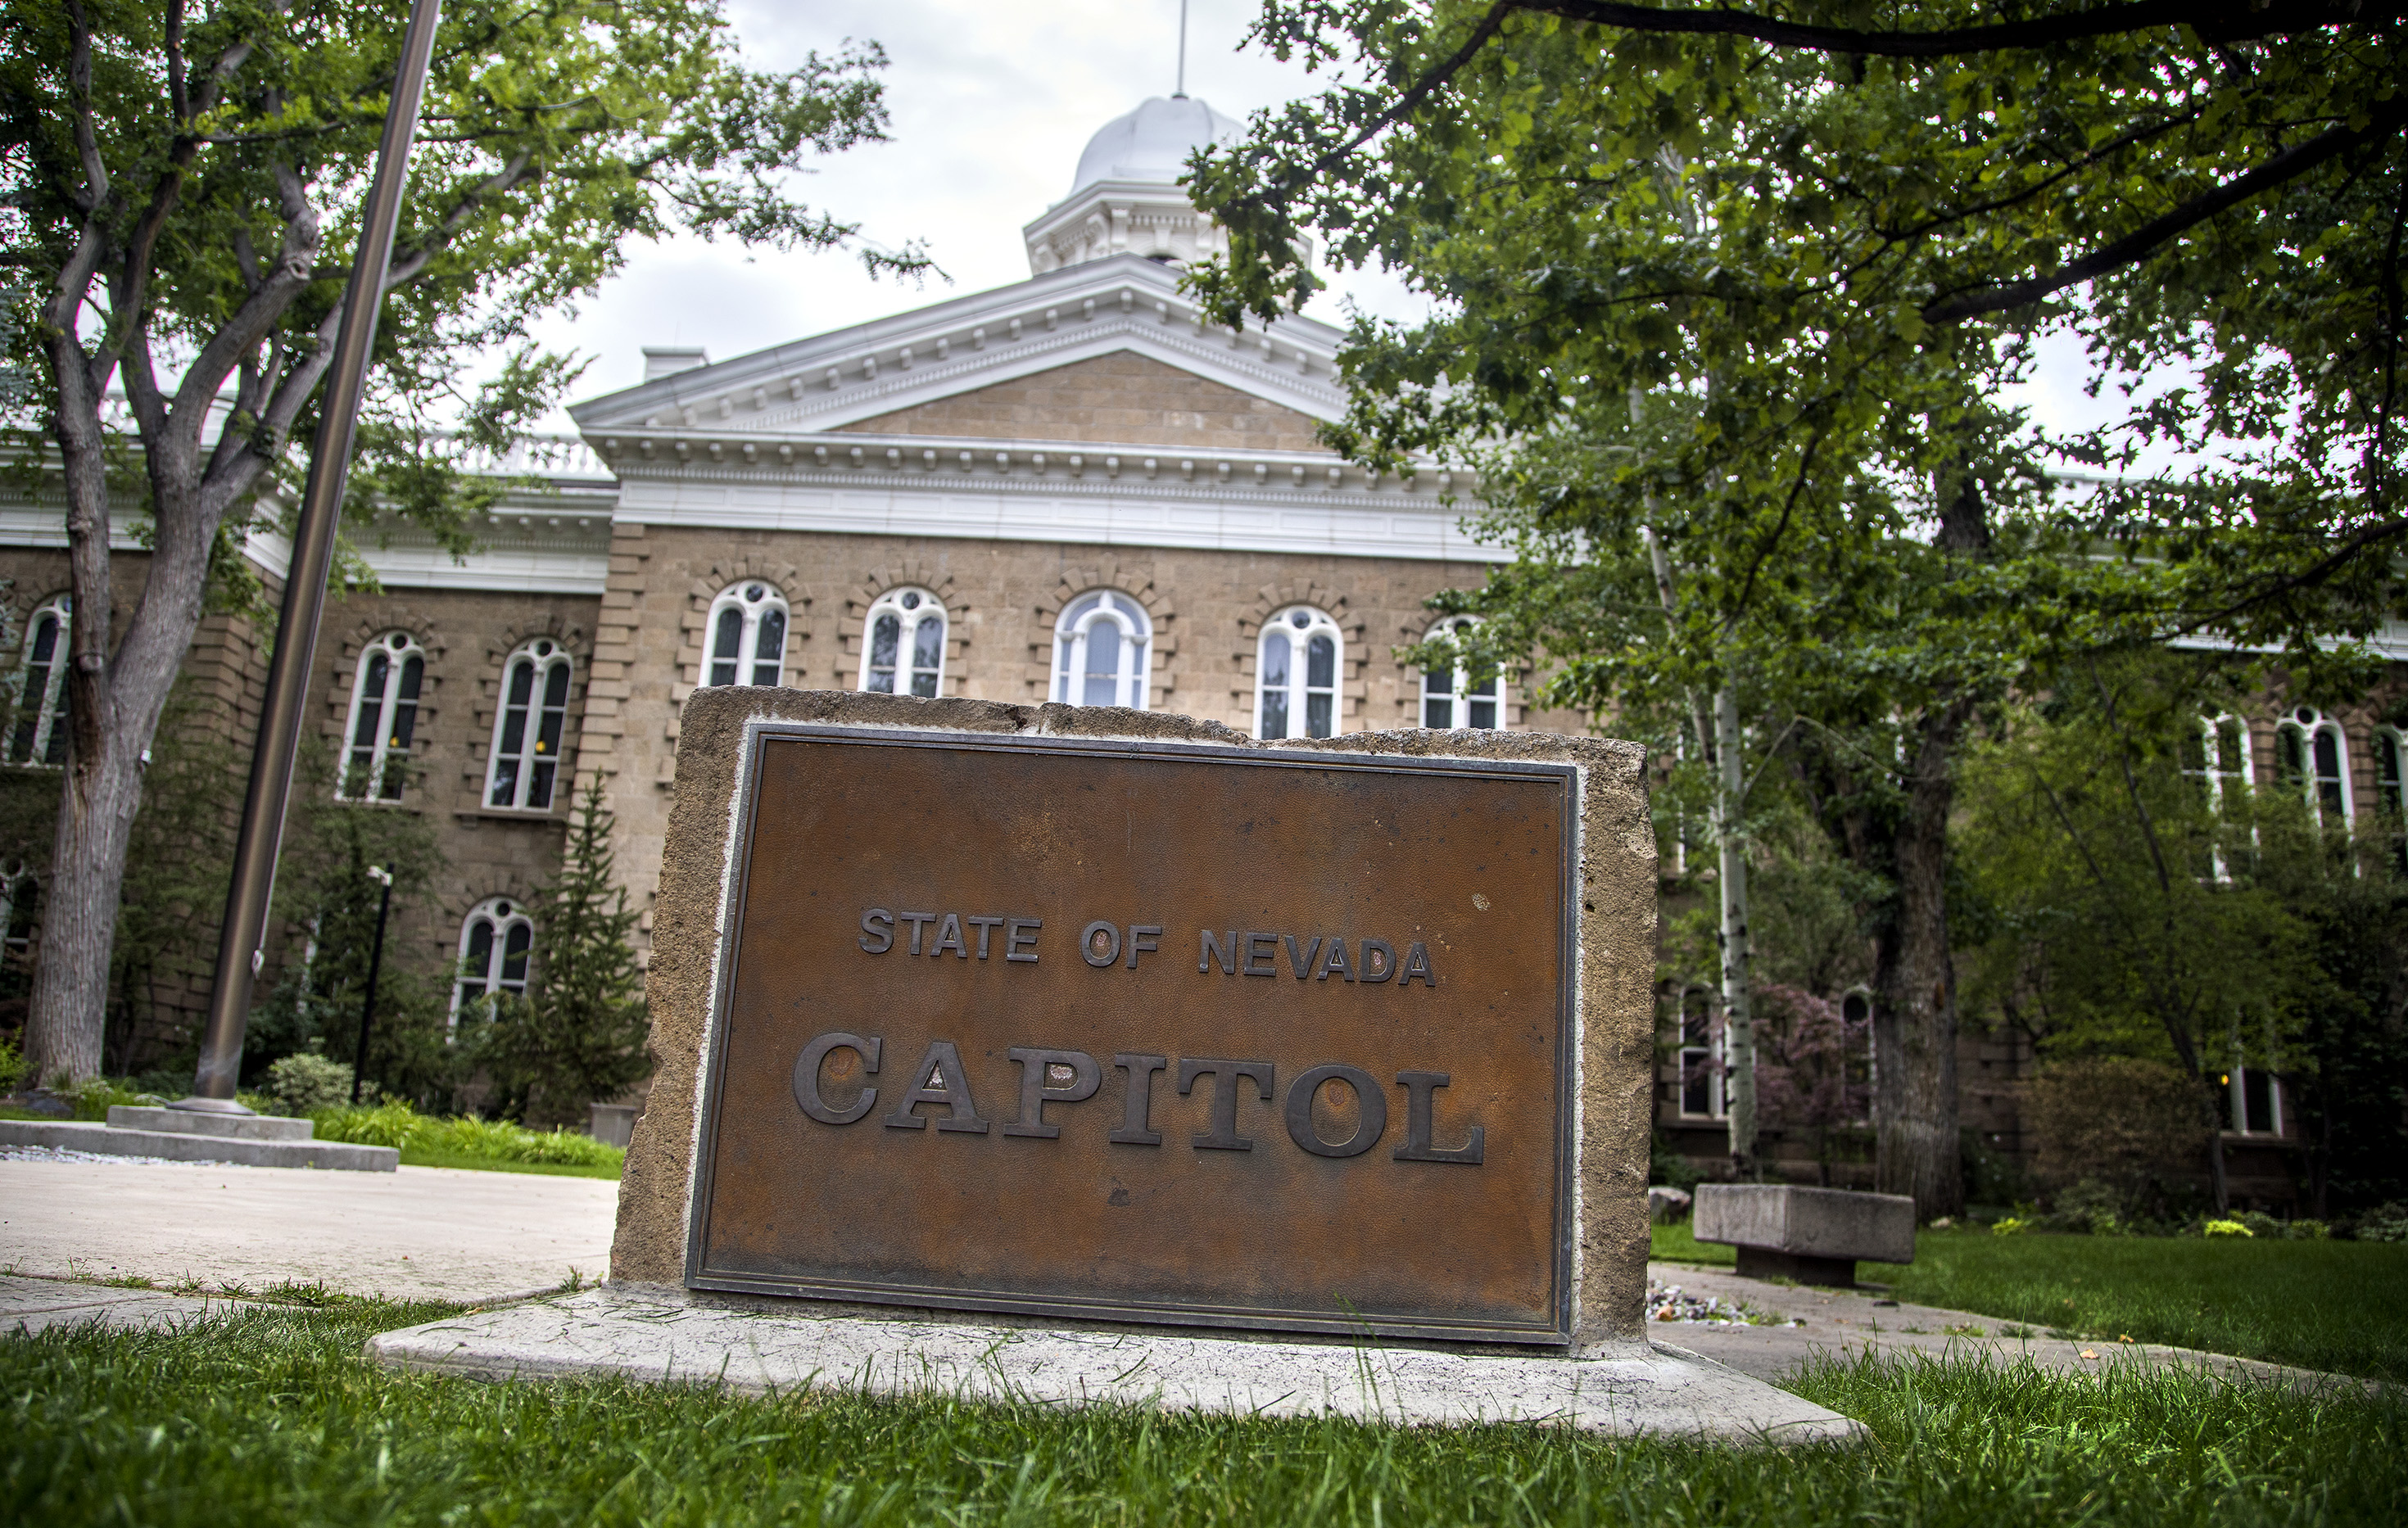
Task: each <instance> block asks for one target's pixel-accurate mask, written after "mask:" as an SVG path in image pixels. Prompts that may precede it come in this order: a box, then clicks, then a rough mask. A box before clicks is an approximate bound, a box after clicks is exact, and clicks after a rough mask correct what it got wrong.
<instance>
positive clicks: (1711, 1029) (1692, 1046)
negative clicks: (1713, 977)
mask: <svg viewBox="0 0 2408 1528" xmlns="http://www.w3.org/2000/svg"><path fill="white" fill-rule="evenodd" d="M1692 997H1695V998H1696V999H1697V1000H1698V1002H1699V1005H1700V1007H1701V1009H1702V1011H1701V1012H1700V1014H1699V1027H1700V1028H1701V1029H1702V1030H1703V1031H1704V1034H1703V1036H1702V1039H1699V1038H1694V1037H1693V1036H1692V1035H1691V1034H1690V1031H1689V1000H1690V998H1692ZM1673 1001H1674V1005H1675V1007H1674V1008H1673V1021H1674V1022H1675V1023H1677V1024H1678V1025H1679V1026H1680V1029H1679V1039H1680V1045H1679V1046H1678V1047H1677V1048H1676V1049H1675V1050H1674V1051H1673V1054H1674V1056H1675V1057H1676V1058H1677V1063H1676V1064H1677V1066H1678V1068H1679V1069H1678V1072H1677V1075H1675V1077H1674V1078H1673V1079H1672V1088H1673V1094H1672V1107H1673V1112H1674V1113H1676V1114H1678V1115H1679V1116H1680V1117H1681V1118H1682V1119H1684V1120H1720V1119H1723V1118H1725V1117H1726V1116H1727V1113H1728V1112H1729V1107H1730V1099H1729V1096H1728V1093H1727V1087H1728V1080H1729V1079H1728V1078H1726V1077H1725V1076H1724V1073H1723V1068H1722V1065H1721V1063H1722V1060H1723V1026H1722V1025H1721V1024H1719V1023H1717V1022H1715V1019H1714V992H1713V988H1711V987H1703V986H1699V985H1696V984H1694V983H1692V984H1691V985H1689V986H1685V987H1683V988H1682V989H1681V990H1680V992H1679V993H1678V994H1677V995H1676V996H1675V998H1674V1000H1673ZM1692 1067H1705V1068H1707V1070H1706V1073H1705V1088H1706V1110H1705V1112H1704V1113H1702V1114H1700V1113H1699V1112H1697V1111H1696V1110H1695V1109H1692V1108H1690V1107H1689V1074H1690V1069H1691V1068H1692Z"/></svg>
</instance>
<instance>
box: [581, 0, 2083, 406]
mask: <svg viewBox="0 0 2408 1528" xmlns="http://www.w3.org/2000/svg"><path fill="white" fill-rule="evenodd" d="M1257 5H1258V0H1190V6H1189V19H1188V23H1187V28H1188V36H1187V93H1189V94H1190V95H1193V96H1197V97H1200V98H1202V99H1203V100H1205V101H1207V102H1209V103H1211V106H1212V107H1214V108H1215V109H1216V110H1218V111H1220V112H1221V113H1222V114H1223V115H1224V116H1226V117H1230V118H1233V119H1236V120H1238V121H1243V120H1244V119H1245V117H1246V115H1247V114H1248V113H1249V112H1251V111H1253V110H1254V109H1255V108H1257V107H1266V106H1271V105H1275V104H1277V103H1279V102H1282V101H1285V100H1288V99H1291V98H1293V97H1295V96H1298V95H1304V94H1309V93H1313V92H1314V91H1315V90H1316V89H1317V88H1318V81H1317V79H1316V78H1315V77H1313V76H1309V75H1307V74H1306V73H1305V72H1304V69H1303V67H1302V65H1300V64H1281V63H1279V62H1278V61H1277V60H1275V59H1273V58H1271V57H1270V56H1269V54H1268V53H1263V52H1260V51H1257V50H1246V51H1243V52H1240V51H1238V44H1239V41H1240V38H1242V37H1243V36H1244V35H1245V31H1246V28H1247V26H1248V25H1249V24H1250V23H1251V21H1253V18H1254V14H1255V10H1256V7H1257ZM729 13H730V17H731V19H732V21H733V22H734V26H735V30H736V34H737V36H738V38H739V39H740V41H741V44H742V46H743V48H744V50H745V52H746V54H747V57H748V62H749V63H750V64H752V65H753V67H756V68H764V69H767V68H791V67H793V66H794V65H795V64H797V63H799V62H800V61H801V59H802V58H803V57H804V55H805V54H807V53H809V52H810V51H811V50H814V49H817V50H821V51H823V52H827V51H831V50H834V49H836V48H837V47H839V45H840V44H841V43H842V42H843V41H844V39H846V38H848V37H853V38H874V39H876V40H877V41H878V42H879V43H881V44H882V45H883V46H884V48H885V49H886V51H887V55H888V57H889V58H890V60H891V61H892V62H891V65H890V67H889V68H888V69H887V71H886V77H885V79H886V99H887V105H888V108H889V111H890V113H891V115H892V118H893V121H892V125H891V127H890V129H889V131H890V134H891V136H892V139H893V141H891V142H888V143H883V144H876V145H872V146H870V147H867V148H863V149H856V150H852V151H851V152H848V153H844V154H840V155H838V156H836V157H834V158H832V159H830V160H827V161H825V162H824V163H823V164H821V165H820V167H819V168H818V169H817V170H816V171H815V172H814V173H813V174H812V175H811V176H810V178H809V179H808V180H807V181H806V182H805V186H804V192H803V193H804V194H805V195H806V196H808V197H810V199H811V200H813V201H814V202H816V203H817V204H818V205H819V206H821V207H824V208H825V209H826V210H827V211H829V212H832V213H834V214H835V215H836V216H838V217H839V218H842V219H844V220H846V221H853V222H857V223H859V224H860V225H861V228H862V232H863V236H865V237H866V238H868V239H872V240H875V241H877V242H880V243H882V244H885V245H889V246H899V245H902V244H904V243H906V242H909V241H910V240H912V239H918V240H921V241H923V242H924V243H925V245H926V247H927V249H928V251H929V253H930V254H931V255H932V256H933V257H934V258H935V260H936V262H937V264H938V265H939V267H941V268H942V269H943V271H944V272H945V275H946V277H948V278H950V280H945V279H939V278H933V277H932V278H929V279H928V280H927V281H925V283H924V284H920V285H914V284H912V283H910V282H898V281H896V280H895V279H893V278H885V279H878V280H873V279H871V278H869V277H868V276H867V274H866V273H865V272H864V271H863V270H862V268H861V265H860V264H859V262H858V261H857V260H856V259H855V258H854V257H853V255H851V254H848V253H841V252H830V253H824V254H788V255H781V254H778V253H775V252H773V251H764V252H760V253H753V252H748V251H747V250H745V249H743V248H742V247H741V246H739V245H737V244H735V243H733V242H730V241H722V242H719V243H716V244H710V243H705V242H703V241H702V240H700V239H691V238H689V239H681V240H678V241H675V242H672V243H668V244H663V245H638V246H636V247H635V248H634V250H632V258H631V259H630V261H629V263H628V267H627V269H626V271H625V273H624V274H623V275H621V276H619V277H617V278H613V279H612V280H610V281H609V282H607V283H606V284H605V285H604V286H603V288H602V290H601V291H600V293H598V294H597V295H595V297H593V298H591V299H589V300H588V301H586V302H585V303H584V304H582V305H581V307H580V308H579V310H578V312H577V313H576V314H575V315H574V316H566V315H564V316H561V317H558V318H555V319H553V320H552V321H550V322H548V323H546V324H545V325H543V326H542V328H541V329H540V330H539V331H538V338H539V339H540V340H541V341H542V342H543V343H544V344H545V345H547V346H548V347H550V348H552V349H555V350H578V351H581V352H582V353H584V354H586V355H589V356H591V357H593V364H592V365H591V366H590V367H589V368H588V369H587V371H586V373H585V375H584V378H582V380H581V382H580V384H579V386H578V388H577V390H576V393H577V395H578V396H580V397H591V396H595V395H596V394H599V393H611V392H616V391H618V390H619V389H621V388H624V387H630V386H633V385H634V384H635V383H637V382H638V381H640V380H642V378H643V353H642V352H643V347H645V346H646V345H699V346H702V347H703V348H704V349H706V350H709V351H710V356H711V359H713V360H714V361H724V360H727V359H729V358H730V357H733V356H738V355H742V354H746V353H748V352H750V351H753V350H760V349H763V348H765V347H767V346H770V345H777V344H781V343H784V342H786V341H789V340H793V339H799V338H802V337H805V336H810V335H816V334H820V333H824V332H825V331H827V330H830V329H837V328H841V327H843V326H845V325H847V324H851V323H858V322H862V321H866V320H869V319H876V318H882V317H884V316H886V315H888V314H891V313H896V312H902V311H906V310H909V309H910V308H913V307H921V306H923V305H925V304H927V303H932V302H938V301H941V300H943V299H945V298H947V297H953V296H961V295H966V294H968V293H975V292H983V291H986V290H989V289H991V288H994V287H998V286H1003V285H1007V284H1009V283H1011V282H1013V281H1019V280H1023V279H1025V278H1027V276H1028V274H1029V271H1028V256H1027V248H1026V246H1025V243H1024V242H1023V241H1022V237H1021V232H1020V230H1021V228H1022V226H1023V225H1024V224H1025V223H1027V222H1029V221H1032V220H1034V219H1035V218H1037V217H1038V216H1039V214H1040V213H1042V212H1043V211H1045V209H1046V208H1047V207H1051V206H1052V205H1053V204H1054V203H1055V202H1058V201H1060V200H1061V199H1062V198H1063V197H1065V196H1067V195H1068V194H1069V192H1070V179H1071V175H1072V173H1073V172H1074V170H1075V169H1076V167H1077V165H1078V161H1079V154H1080V151H1081V150H1083V149H1084V148H1085V147H1086V144H1087V140H1088V138H1089V137H1091V136H1093V135H1094V134H1095V132H1096V130H1097V128H1099V127H1101V126H1102V125H1103V124H1104V123H1105V122H1107V121H1111V120H1112V119H1113V118H1115V117H1118V116H1121V115H1122V114H1124V113H1125V112H1127V111H1129V110H1131V109H1133V108H1134V107H1136V106H1137V105H1138V104H1139V103H1140V101H1142V100H1144V99H1145V98H1146V97H1148V96H1153V95H1168V94H1169V93H1170V92H1171V90H1172V88H1173V85H1174V82H1175V75H1176V71H1177V68H1178V51H1179V14H1180V0H1048V3H1046V4H1042V5H1039V4H1034V3H1032V0H1001V3H997V0H880V3H875V4H873V3H870V0H818V3H815V4H811V5H808V6H804V5H794V4H782V5H781V4H776V3H771V0H730V5H729ZM1323 275H1324V276H1325V278H1328V279H1329V280H1330V281H1331V283H1332V290H1331V291H1330V292H1326V293H1322V294H1321V295H1320V296H1319V297H1317V298H1316V299H1315V300H1314V302H1313V304H1312V307H1309V308H1307V310H1306V311H1307V312H1309V313H1311V314H1312V315H1313V316H1314V317H1316V318H1321V319H1324V320H1327V321H1332V322H1340V321H1343V319H1344V316H1345V310H1344V307H1343V306H1342V305H1343V303H1344V301H1346V300H1348V299H1352V300H1353V301H1354V302H1355V303H1356V304H1358V305H1359V306H1361V307H1363V308H1365V309H1367V310H1369V311H1370V312H1373V313H1377V314H1381V315H1383V316H1387V317H1393V318H1399V319H1405V318H1411V317H1412V316H1413V315H1415V314H1416V313H1417V312H1419V311H1420V310H1421V305H1420V303H1419V302H1418V300H1417V299H1416V298H1415V297H1414V296H1413V294H1412V293H1410V292H1408V291H1407V290H1406V289H1405V288H1404V286H1403V284H1402V283H1401V282H1399V281H1398V280H1396V279H1395V278H1392V277H1389V276H1387V275H1385V274H1384V273H1379V272H1373V273H1368V274H1366V273H1350V272H1329V271H1325V272H1323ZM2045 353H2046V354H2047V355H2048V357H2049V359H2048V360H2047V361H2046V362H2045V363H2044V364H2043V369H2042V375H2041V377H2040V378H2038V379H2037V380H2036V382H2035V384H2034V385H2032V386H2029V387H2026V388H2019V389H2017V390H2016V392H2015V396H2014V400H2013V401H2014V402H2016V403H2019V404H2022V405H2024V406H2025V407H2029V408H2031V409H2032V411H2033V415H2034V418H2035V420H2036V421H2038V422H2040V423H2042V424H2043V425H2046V426H2051V427H2054V428H2059V429H2065V428H2073V427H2077V426H2080V425H2084V424H2088V423H2092V422H2096V421H2098V420H2099V419H2100V417H2102V416H2103V415H2104V414H2106V413H2107V412H2108V411H2109V410H2108V408H2107V407H2106V406H2103V405H2101V404H2098V403H2093V402H2091V401H2090V400H2088V399H2087V398H2085V397H2084V396H2083V395H2082V393H2081V392H2080V390H2079V388H2078V386H2076V385H2074V384H2075V383H2076V382H2077V381H2078V379H2079V377H2080V375H2081V369H2082V368H2081V364H2080V357H2079V353H2078V351H2076V350H2073V349H2072V348H2071V347H2069V346H2064V345H2057V346H2052V347H2048V348H2047V350H2046V352H2045ZM546 427H547V428H550V429H557V430H562V431H566V430H568V429H570V428H571V426H570V425H569V422H568V420H567V417H566V415H565V414H561V415H555V416H554V418H553V419H552V421H548V422H547V425H546Z"/></svg>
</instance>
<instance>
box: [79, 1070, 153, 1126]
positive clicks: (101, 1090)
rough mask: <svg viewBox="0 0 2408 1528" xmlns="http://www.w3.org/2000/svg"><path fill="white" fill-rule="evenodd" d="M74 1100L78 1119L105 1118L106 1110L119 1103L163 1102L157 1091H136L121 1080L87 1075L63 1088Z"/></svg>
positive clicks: (106, 1117)
mask: <svg viewBox="0 0 2408 1528" xmlns="http://www.w3.org/2000/svg"><path fill="white" fill-rule="evenodd" d="M64 1091H65V1093H66V1095H67V1097H68V1098H69V1099H71V1100H73V1101H74V1104H75V1117H76V1118H77V1119H79V1120H106V1119H108V1111H109V1109H110V1108H111V1107H114V1106H116V1105H119V1104H164V1103H165V1102H166V1100H165V1098H162V1097H160V1096H159V1095H158V1094H157V1093H150V1092H135V1091H134V1090H133V1089H132V1088H129V1087H127V1086H125V1085H124V1084H123V1083H122V1082H111V1081H109V1080H108V1078H105V1077H88V1078H84V1079H83V1080H82V1081H81V1082H78V1083H76V1084H74V1085H73V1086H72V1087H69V1088H67V1089H65V1090H64Z"/></svg>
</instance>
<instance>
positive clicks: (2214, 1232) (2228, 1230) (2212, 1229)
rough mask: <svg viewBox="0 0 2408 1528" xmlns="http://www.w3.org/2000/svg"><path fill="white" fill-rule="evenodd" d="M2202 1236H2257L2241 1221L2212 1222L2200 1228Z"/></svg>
mask: <svg viewBox="0 0 2408 1528" xmlns="http://www.w3.org/2000/svg"><path fill="white" fill-rule="evenodd" d="M2199 1234H2200V1235H2202V1236H2248V1235H2255V1233H2254V1232H2252V1231H2251V1230H2250V1229H2249V1228H2248V1227H2247V1226H2245V1225H2243V1224H2242V1223H2241V1222H2240V1221H2208V1222H2207V1223H2206V1224H2205V1225H2202V1226H2200V1228H2199Z"/></svg>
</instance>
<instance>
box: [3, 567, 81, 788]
mask: <svg viewBox="0 0 2408 1528" xmlns="http://www.w3.org/2000/svg"><path fill="white" fill-rule="evenodd" d="M46 634H47V635H49V637H50V656H49V658H47V659H45V660H42V661H41V666H40V669H39V670H38V672H37V671H36V667H35V664H36V659H35V656H34V654H35V650H36V648H38V647H39V646H40V645H41V642H42V638H43V636H44V635H46ZM74 640H75V599H74V597H73V596H72V595H68V594H52V595H51V596H50V598H49V599H46V600H44V601H43V602H42V603H41V604H39V605H37V606H36V607H34V613H33V614H32V615H31V616H30V617H28V618H27V619H26V621H25V649H24V654H23V656H22V658H21V659H20V660H19V662H18V667H17V676H18V683H19V685H20V686H21V689H20V691H19V693H18V696H17V710H16V715H15V716H14V717H13V718H12V719H11V722H10V725H9V728H8V762H9V763H10V764H31V765H33V766H34V767H35V768H36V769H56V768H59V767H61V766H62V765H64V764H65V763H66V762H67V728H66V720H67V660H68V658H69V656H70V649H71V648H72V647H73V645H74Z"/></svg>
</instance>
